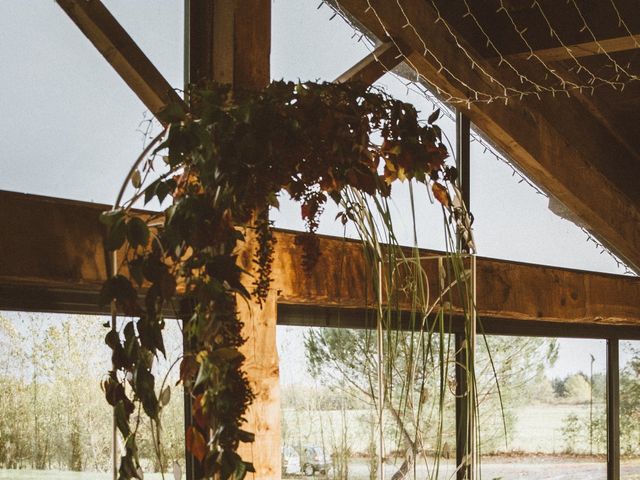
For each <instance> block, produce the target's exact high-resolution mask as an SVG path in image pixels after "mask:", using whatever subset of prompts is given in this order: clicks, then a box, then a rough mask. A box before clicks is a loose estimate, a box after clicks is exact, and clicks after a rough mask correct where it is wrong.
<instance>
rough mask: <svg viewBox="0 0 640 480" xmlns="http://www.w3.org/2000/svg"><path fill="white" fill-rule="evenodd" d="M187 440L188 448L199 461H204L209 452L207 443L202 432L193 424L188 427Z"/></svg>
mask: <svg viewBox="0 0 640 480" xmlns="http://www.w3.org/2000/svg"><path fill="white" fill-rule="evenodd" d="M185 440H186V442H187V450H189V451H190V452H191V454H192V455H193V456H194V457H196V458H197V459H198V461H199V462H202V460H204V457H205V455H206V454H207V445H206V442H205V441H204V437H203V436H202V434H201V433H200V432H199V431H198V429H197V428H196V427H194V426H193V425H192V426H190V427H189V428H188V429H187V433H186V435H185Z"/></svg>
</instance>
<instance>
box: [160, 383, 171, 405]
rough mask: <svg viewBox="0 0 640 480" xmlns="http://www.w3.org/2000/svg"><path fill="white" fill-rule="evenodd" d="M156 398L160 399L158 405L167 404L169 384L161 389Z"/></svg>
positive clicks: (169, 393) (169, 397)
mask: <svg viewBox="0 0 640 480" xmlns="http://www.w3.org/2000/svg"><path fill="white" fill-rule="evenodd" d="M158 400H159V401H160V405H161V406H163V407H164V406H166V405H168V404H169V401H170V400H171V388H170V387H169V385H167V386H166V387H164V389H162V391H161V392H160V397H159V399H158Z"/></svg>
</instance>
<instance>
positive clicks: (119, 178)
mask: <svg viewBox="0 0 640 480" xmlns="http://www.w3.org/2000/svg"><path fill="white" fill-rule="evenodd" d="M105 4H106V6H107V8H109V10H110V11H111V12H112V13H113V15H114V16H115V17H116V19H117V20H118V21H120V23H121V24H122V25H123V26H124V27H125V29H126V30H127V31H128V33H129V34H130V35H131V37H132V38H133V39H134V41H136V42H137V43H138V45H139V46H140V47H141V49H142V50H143V52H144V53H145V54H146V55H147V56H148V57H149V58H150V59H151V61H152V62H153V63H154V65H156V67H157V68H158V69H159V70H160V72H161V73H162V74H163V75H164V76H165V78H167V80H168V81H169V83H170V85H172V86H173V87H175V88H182V87H183V58H184V54H183V36H184V33H183V32H184V19H183V4H184V2H183V1H181V0H171V1H168V0H167V1H162V2H157V1H153V0H137V1H135V2H130V1H126V0H117V1H116V0H111V1H106V2H105ZM0 31H2V41H1V42H0V58H2V62H3V69H2V70H3V74H2V75H0V90H1V91H2V92H3V93H2V95H1V96H0V110H1V111H2V117H1V118H0V130H1V131H2V135H0V171H1V172H2V175H1V176H0V189H3V190H11V191H17V192H26V193H35V194H40V195H48V196H53V197H63V198H71V199H74V200H86V201H94V202H100V203H107V204H111V203H113V201H114V200H115V197H116V195H117V193H118V190H119V188H120V185H121V184H122V182H123V180H124V177H125V175H126V173H127V172H128V170H129V168H130V167H131V164H132V163H133V161H134V160H135V159H136V157H137V156H138V155H139V154H140V152H141V150H142V142H143V141H144V137H145V136H144V134H143V132H144V131H145V130H146V128H147V124H146V122H145V120H148V119H149V118H151V115H150V114H149V113H148V112H146V110H147V109H146V107H145V106H144V105H143V104H142V102H141V101H140V100H139V99H138V98H137V97H136V95H135V94H134V93H133V92H132V91H131V89H130V88H129V87H128V86H127V85H126V84H125V82H124V81H123V80H122V79H121V78H120V77H119V76H118V74H117V73H116V72H115V71H114V69H113V68H112V67H111V65H109V63H107V61H106V60H105V59H104V58H103V57H102V55H100V53H99V52H98V51H97V50H96V48H95V47H94V46H93V45H92V44H91V43H90V42H89V41H88V40H87V38H86V37H85V36H84V34H83V33H82V32H81V31H80V29H79V28H78V27H77V26H76V25H75V24H74V23H73V22H72V21H71V19H69V18H68V16H67V15H66V14H65V13H64V11H63V10H62V9H61V8H60V6H59V5H57V4H56V3H55V2H42V1H40V0H21V1H19V2H2V4H1V5H0ZM145 112H146V113H145Z"/></svg>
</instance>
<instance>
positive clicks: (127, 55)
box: [56, 0, 182, 121]
mask: <svg viewBox="0 0 640 480" xmlns="http://www.w3.org/2000/svg"><path fill="white" fill-rule="evenodd" d="M56 1H57V3H58V5H60V7H62V9H63V10H64V11H65V12H66V13H67V15H68V16H69V17H70V18H71V20H73V22H74V23H75V24H76V25H77V26H78V27H79V28H80V30H82V33H84V34H85V36H86V37H87V38H88V39H89V41H90V42H91V43H92V44H93V45H94V46H95V47H96V48H97V49H98V51H99V52H100V53H101V54H102V55H103V56H104V58H105V59H106V60H107V61H108V62H109V63H110V64H111V66H112V67H113V68H114V69H115V71H116V72H118V74H119V75H120V77H122V79H123V80H124V81H125V82H126V83H127V85H129V87H130V88H131V90H133V92H134V93H135V94H136V95H137V96H138V98H140V100H142V103H144V105H145V106H146V107H147V108H148V109H149V110H150V111H151V113H153V114H154V115H156V116H158V115H160V118H159V119H160V120H161V121H162V118H161V116H162V115H161V113H162V111H163V110H164V109H165V107H166V106H167V105H168V104H170V103H173V104H178V105H182V99H181V98H180V96H179V95H178V94H177V93H176V91H175V90H174V89H173V88H172V87H171V85H169V82H167V80H166V79H165V78H164V77H163V76H162V74H161V73H160V72H159V71H158V69H157V68H156V67H155V66H154V65H153V64H152V63H151V61H150V60H149V59H148V58H147V57H146V56H145V54H144V53H143V52H142V50H140V48H139V47H138V45H137V44H136V43H135V42H134V41H133V39H132V38H131V37H130V36H129V34H128V33H127V32H126V31H125V29H124V28H123V27H122V26H121V25H120V24H119V23H118V21H117V20H116V19H115V18H114V17H113V15H111V13H110V12H109V10H107V8H106V7H105V6H104V4H103V3H102V2H101V1H100V0H56Z"/></svg>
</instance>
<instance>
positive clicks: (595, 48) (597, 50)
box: [506, 35, 640, 62]
mask: <svg viewBox="0 0 640 480" xmlns="http://www.w3.org/2000/svg"><path fill="white" fill-rule="evenodd" d="M638 45H640V35H633V36H631V35H625V36H624V37H617V38H605V39H603V40H599V41H598V42H583V43H577V44H574V45H567V48H568V50H567V48H565V47H562V46H559V47H553V48H544V49H540V50H535V51H534V53H535V54H536V55H537V56H538V57H540V58H541V59H542V60H543V61H545V62H559V61H562V60H568V59H570V58H571V57H572V56H573V57H575V58H580V57H591V56H593V55H602V54H605V53H615V52H624V51H627V50H634V49H636V48H638ZM530 56H531V52H529V51H527V52H521V53H514V54H511V55H507V57H506V58H507V60H527V59H528V58H529V57H530Z"/></svg>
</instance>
